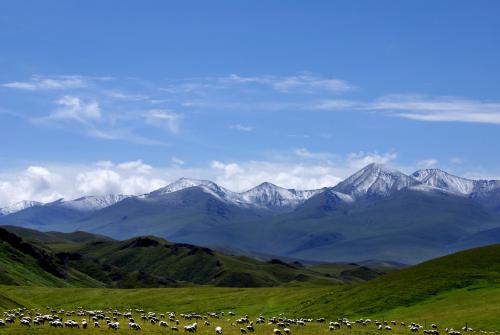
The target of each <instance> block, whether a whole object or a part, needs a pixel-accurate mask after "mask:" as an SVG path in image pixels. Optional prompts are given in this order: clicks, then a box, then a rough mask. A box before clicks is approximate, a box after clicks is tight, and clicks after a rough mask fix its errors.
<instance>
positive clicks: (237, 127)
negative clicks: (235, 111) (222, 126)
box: [229, 123, 255, 132]
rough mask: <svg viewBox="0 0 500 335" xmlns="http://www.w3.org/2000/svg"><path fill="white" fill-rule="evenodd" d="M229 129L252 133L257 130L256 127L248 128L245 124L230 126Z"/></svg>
mask: <svg viewBox="0 0 500 335" xmlns="http://www.w3.org/2000/svg"><path fill="white" fill-rule="evenodd" d="M229 129H235V130H240V131H245V132H251V131H254V130H255V127H252V126H247V125H243V124H239V123H237V124H231V125H229Z"/></svg>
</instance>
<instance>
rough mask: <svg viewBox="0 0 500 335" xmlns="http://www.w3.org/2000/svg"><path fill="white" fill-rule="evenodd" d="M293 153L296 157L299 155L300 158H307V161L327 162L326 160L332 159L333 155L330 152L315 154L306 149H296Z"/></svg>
mask: <svg viewBox="0 0 500 335" xmlns="http://www.w3.org/2000/svg"><path fill="white" fill-rule="evenodd" d="M293 153H294V154H295V155H297V156H298V157H301V158H307V159H317V160H325V159H329V158H331V157H332V154H331V153H328V152H313V151H310V150H308V149H306V148H299V149H295V150H294V151H293Z"/></svg>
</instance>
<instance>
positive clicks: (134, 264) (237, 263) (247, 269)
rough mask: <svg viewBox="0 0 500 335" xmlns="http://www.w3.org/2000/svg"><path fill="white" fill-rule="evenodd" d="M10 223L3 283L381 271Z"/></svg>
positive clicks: (319, 280)
mask: <svg viewBox="0 0 500 335" xmlns="http://www.w3.org/2000/svg"><path fill="white" fill-rule="evenodd" d="M4 228H7V229H9V230H13V231H15V232H16V233H17V234H20V235H22V236H23V237H24V239H22V238H20V237H18V236H17V235H16V234H14V233H11V232H9V231H7V230H6V229H4ZM4 228H0V232H1V233H0V241H1V242H0V243H1V244H0V247H1V248H0V259H1V260H2V263H1V265H2V266H1V272H0V284H8V285H36V286H49V287H67V286H70V287H115V288H138V287H180V286H192V285H212V286H226V287H228V286H231V287H264V286H265V287H269V286H279V285H325V284H332V283H337V284H338V283H342V282H345V281H363V280H365V279H366V278H368V277H369V278H372V277H373V276H378V275H379V273H378V272H376V271H372V270H370V269H367V268H365V267H360V266H356V265H354V266H353V265H349V266H345V270H349V271H351V272H352V271H354V273H353V274H351V275H350V276H341V275H332V274H330V273H327V272H324V271H317V270H315V269H309V268H307V267H304V266H302V265H301V264H300V263H286V262H282V261H279V260H270V261H267V262H263V261H258V260H255V259H252V258H248V257H245V256H227V255H224V254H221V253H218V252H216V251H214V250H212V249H209V248H203V247H198V246H194V245H190V244H182V243H170V242H168V241H165V240H163V239H160V238H156V237H150V236H146V237H137V238H133V239H130V240H126V241H115V240H111V239H109V238H106V237H102V236H99V235H93V234H89V233H83V232H75V233H50V232H49V233H46V232H38V231H33V230H30V229H25V228H18V227H4ZM339 266H341V265H339ZM341 267H342V266H341ZM358 267H359V268H360V269H361V268H362V269H363V271H361V272H360V273H359V275H358V274H356V273H355V270H356V269H357V268H358Z"/></svg>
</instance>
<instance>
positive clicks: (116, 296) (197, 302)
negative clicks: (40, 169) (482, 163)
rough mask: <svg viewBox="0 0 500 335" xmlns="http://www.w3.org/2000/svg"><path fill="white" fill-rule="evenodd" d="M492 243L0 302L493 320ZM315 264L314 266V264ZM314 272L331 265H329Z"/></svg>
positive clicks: (495, 278) (30, 293)
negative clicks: (415, 257) (305, 281)
mask: <svg viewBox="0 0 500 335" xmlns="http://www.w3.org/2000/svg"><path fill="white" fill-rule="evenodd" d="M499 264H500V245H493V246H488V247H482V248H476V249H471V250H466V251H462V252H459V253H455V254H452V255H449V256H444V257H441V258H437V259H433V260H430V261H427V262H424V263H421V264H418V265H416V266H413V267H410V268H406V269H402V270H398V271H393V272H391V273H388V274H386V275H384V276H380V277H378V278H375V279H373V280H370V281H367V282H364V283H357V284H355V285H331V284H328V285H319V286H316V285H315V286H311V285H299V286H294V287H293V288H290V287H272V288H269V287H265V288H251V289H245V288H221V287H208V286H196V287H184V288H175V289H172V288H147V289H132V290H121V289H108V288H93V289H88V288H86V289H85V288H83V289H82V288H43V287H18V288H17V287H12V286H3V287H1V288H2V289H1V290H0V307H3V308H8V307H15V306H29V307H38V306H47V305H49V306H57V307H60V308H68V309H70V308H75V306H91V307H92V308H109V307H110V302H111V306H112V307H113V308H119V309H122V308H129V307H130V306H140V307H142V308H145V309H153V310H159V309H160V310H164V309H167V310H176V311H178V312H190V311H198V312H206V311H221V310H224V311H227V310H233V311H235V312H236V313H237V315H238V314H250V315H258V314H261V313H262V314H264V315H275V314H278V313H284V314H285V315H287V316H296V317H304V316H308V317H326V318H328V319H336V318H338V317H344V316H346V317H349V318H351V319H355V318H359V317H362V318H367V317H371V318H373V319H375V318H377V319H385V320H392V319H394V320H404V321H415V322H421V323H422V324H424V322H428V324H429V323H431V322H436V323H438V324H440V325H445V326H447V327H455V328H459V327H462V326H463V325H464V324H465V322H468V324H469V326H471V327H473V328H475V329H476V328H479V329H486V330H495V329H498V328H499V327H500V321H499V319H498V313H499V312H500V307H499V306H500V305H499V302H500V294H499V293H500V265H499ZM320 267H321V266H320ZM322 271H336V270H335V269H334V268H329V269H325V268H323V270H322Z"/></svg>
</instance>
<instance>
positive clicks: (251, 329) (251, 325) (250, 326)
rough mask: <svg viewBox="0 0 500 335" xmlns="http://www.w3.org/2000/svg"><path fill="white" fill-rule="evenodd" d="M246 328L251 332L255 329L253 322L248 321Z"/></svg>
mask: <svg viewBox="0 0 500 335" xmlns="http://www.w3.org/2000/svg"><path fill="white" fill-rule="evenodd" d="M247 330H248V331H249V332H252V333H253V332H254V331H255V328H254V327H253V324H252V323H250V324H249V325H248V326H247Z"/></svg>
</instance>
